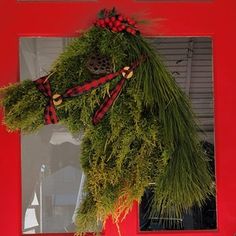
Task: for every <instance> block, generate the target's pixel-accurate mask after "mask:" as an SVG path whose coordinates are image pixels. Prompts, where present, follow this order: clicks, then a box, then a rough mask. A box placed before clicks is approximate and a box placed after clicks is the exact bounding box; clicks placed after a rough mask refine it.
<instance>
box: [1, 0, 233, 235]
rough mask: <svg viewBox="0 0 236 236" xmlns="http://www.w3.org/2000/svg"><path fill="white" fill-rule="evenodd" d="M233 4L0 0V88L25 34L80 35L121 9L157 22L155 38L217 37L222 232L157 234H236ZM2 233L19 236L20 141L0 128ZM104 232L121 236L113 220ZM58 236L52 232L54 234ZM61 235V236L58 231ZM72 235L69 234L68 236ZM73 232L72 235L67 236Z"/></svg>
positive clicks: (131, 224)
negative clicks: (107, 11)
mask: <svg viewBox="0 0 236 236" xmlns="http://www.w3.org/2000/svg"><path fill="white" fill-rule="evenodd" d="M235 4H236V3H235V0H228V1H226V0H215V1H213V0H212V1H203V0H202V1H197V0H195V1H187V0H186V1H185V2H184V1H176V2H175V1H166V2H165V1H135V0H115V1H108V0H98V1H90V2H89V1H83V2H54V3H46V2H41V3H35V2H31V3H30V2H28V3H27V2H16V1H15V0H1V1H0V17H1V27H0V31H1V38H0V52H1V59H0V60H1V62H0V68H1V77H0V86H4V85H6V84H8V83H13V82H16V81H18V70H19V60H18V44H19V41H18V40H19V37H20V36H75V35H78V31H79V30H81V29H84V28H86V27H87V26H88V25H89V24H90V23H91V22H92V20H93V19H94V16H95V14H96V13H97V11H98V10H99V9H101V8H104V7H112V6H116V7H117V8H118V9H119V10H120V11H121V12H124V13H125V14H130V15H132V14H136V13H140V14H141V15H143V16H144V17H145V18H149V19H152V20H154V21H155V24H153V25H152V26H151V27H149V28H148V30H146V31H145V32H146V34H147V35H153V36H154V35H155V36H212V38H213V47H214V48H213V54H214V58H213V59H214V60H213V62H214V94H215V134H216V139H215V147H216V175H217V211H218V229H217V230H216V231H208V232H207V231H191V232H172V233H167V232H166V233H165V232H159V233H156V234H157V235H160V236H162V235H165V236H168V235H188V236H191V235H197V236H198V235H199V236H200V235H201V236H210V235H212V236H213V235H222V236H223V235H224V236H232V235H234V234H235V233H236V181H235V180H236V171H235V169H236V168H235V167H236V149H235V147H236V127H235V126H234V118H235V116H236V112H235V109H234V105H235V103H236V92H235V91H236V76H235V74H236V73H235V55H236V47H235V42H236V32H235V22H236V20H235V18H236V14H235V12H236V5H235ZM0 147H1V154H0V155H1V157H0V167H1V169H0V186H1V188H0V189H1V190H0V191H1V192H0V193H1V194H0V200H1V208H0V209H1V220H0V225H1V227H0V235H4V236H5V235H7V236H17V235H21V181H20V178H21V177H20V176H21V173H20V170H21V163H20V138H19V134H17V133H14V134H13V133H7V132H6V130H5V127H4V126H0ZM137 218H138V216H137V205H136V206H135V207H134V209H133V211H132V212H131V213H130V215H129V216H128V217H127V219H126V220H125V221H124V222H123V224H122V225H121V233H122V235H123V236H132V235H138V234H144V235H146V236H147V235H153V234H155V233H139V232H138V219H137ZM105 234H106V235H109V236H115V235H117V230H116V228H115V226H114V225H112V223H111V222H110V221H108V223H107V225H106V229H105ZM54 235H55V234H54ZM56 235H62V234H56ZM67 235H68V234H67ZM69 235H72V234H69Z"/></svg>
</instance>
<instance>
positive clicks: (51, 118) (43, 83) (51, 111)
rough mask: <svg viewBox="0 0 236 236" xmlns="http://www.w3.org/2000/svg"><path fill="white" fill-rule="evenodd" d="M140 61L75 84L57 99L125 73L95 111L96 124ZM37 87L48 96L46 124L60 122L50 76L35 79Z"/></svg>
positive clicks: (79, 93) (74, 95) (91, 87)
mask: <svg viewBox="0 0 236 236" xmlns="http://www.w3.org/2000/svg"><path fill="white" fill-rule="evenodd" d="M139 63H140V61H137V62H135V63H133V64H132V66H131V67H128V69H127V68H126V67H125V68H126V69H125V68H123V69H121V70H119V71H117V72H115V73H111V74H109V75H106V76H103V77H100V78H98V79H96V80H92V81H89V82H85V83H83V84H80V85H78V86H74V87H72V88H70V89H67V90H66V92H65V93H64V94H63V95H58V96H57V97H56V99H57V100H58V99H63V98H69V97H76V96H79V95H81V94H83V93H85V92H88V91H90V90H92V89H95V88H98V87H100V86H101V85H103V84H105V83H107V82H108V81H111V80H113V79H114V78H116V77H117V76H119V75H121V74H122V75H123V78H122V79H121V80H120V81H119V82H118V83H117V85H116V86H115V87H114V88H113V89H112V90H111V91H110V94H109V96H107V97H106V98H105V100H104V102H103V104H102V105H101V106H100V107H99V109H98V110H97V111H96V112H95V114H94V116H93V124H94V125H96V124H98V123H99V122H100V121H101V120H102V119H103V117H104V116H105V114H106V113H107V111H108V110H109V108H110V107H111V106H112V104H113V103H114V101H115V99H116V97H117V96H118V95H119V93H120V91H121V89H122V87H123V85H124V84H125V81H126V79H127V76H126V75H128V74H129V73H131V72H132V71H133V70H134V69H135V68H136V67H137V66H138V65H139ZM35 83H36V86H37V88H38V89H39V91H41V92H42V93H43V94H44V96H45V97H47V98H48V103H47V105H46V107H45V110H44V123H45V124H46V125H48V124H56V123H58V122H59V119H58V117H57V114H56V108H55V99H54V96H55V95H52V91H51V85H50V82H49V80H48V76H44V77H41V78H39V79H37V80H36V81H35Z"/></svg>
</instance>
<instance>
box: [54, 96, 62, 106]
mask: <svg viewBox="0 0 236 236" xmlns="http://www.w3.org/2000/svg"><path fill="white" fill-rule="evenodd" d="M52 99H53V104H54V105H55V106H59V105H60V104H61V103H62V98H61V95H60V94H58V93H56V94H54V95H53V96H52Z"/></svg>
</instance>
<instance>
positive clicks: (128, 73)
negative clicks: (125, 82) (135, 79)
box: [122, 66, 134, 79]
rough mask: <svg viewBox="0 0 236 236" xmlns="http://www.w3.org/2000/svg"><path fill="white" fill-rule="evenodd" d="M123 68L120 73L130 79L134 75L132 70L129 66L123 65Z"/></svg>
mask: <svg viewBox="0 0 236 236" xmlns="http://www.w3.org/2000/svg"><path fill="white" fill-rule="evenodd" d="M123 70H124V72H122V75H123V77H124V78H126V79H130V78H131V77H132V76H133V75H134V72H133V71H132V70H130V67H129V66H126V67H124V68H123Z"/></svg>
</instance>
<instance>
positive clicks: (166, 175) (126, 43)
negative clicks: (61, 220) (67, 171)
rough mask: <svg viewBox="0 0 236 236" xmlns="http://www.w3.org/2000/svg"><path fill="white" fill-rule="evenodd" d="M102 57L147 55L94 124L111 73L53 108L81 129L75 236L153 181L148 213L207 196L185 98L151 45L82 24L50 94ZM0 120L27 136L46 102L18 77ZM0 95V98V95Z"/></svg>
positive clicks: (175, 212)
mask: <svg viewBox="0 0 236 236" xmlns="http://www.w3.org/2000/svg"><path fill="white" fill-rule="evenodd" d="M95 50H97V51H99V53H100V54H101V55H106V56H108V57H109V58H110V60H111V61H112V65H113V70H114V71H117V70H119V69H121V68H123V67H124V66H128V65H131V64H132V63H133V62H134V61H136V60H138V59H139V58H140V57H141V56H142V55H145V56H147V59H146V60H145V61H144V62H142V64H141V65H140V66H139V67H138V68H137V69H136V70H135V72H134V76H133V77H132V78H131V79H130V80H129V81H127V83H126V84H125V86H124V88H123V90H122V92H121V94H120V95H119V97H118V99H117V100H116V102H115V103H114V105H113V106H112V108H111V109H110V111H109V112H108V113H107V114H106V116H105V118H104V119H103V120H102V122H101V123H100V124H98V125H97V126H93V124H92V122H91V121H92V119H91V118H92V115H93V113H94V111H95V109H96V108H97V107H98V106H99V104H100V103H101V102H102V101H103V99H104V97H105V96H106V95H107V94H109V89H111V88H113V87H114V86H115V84H116V83H117V81H118V80H119V78H117V79H114V81H112V82H109V83H107V84H106V85H105V86H103V87H101V88H97V89H94V90H92V91H90V92H88V93H86V94H84V95H82V96H79V97H74V98H68V99H64V101H63V103H62V104H61V105H59V106H58V107H57V115H58V117H59V119H60V123H61V124H64V125H65V126H66V127H67V128H68V129H69V130H70V131H71V132H72V133H77V132H79V131H81V130H82V131H83V132H84V138H83V144H82V157H81V159H80V161H81V164H82V167H83V171H84V173H85V175H86V183H85V187H84V192H85V196H86V197H85V199H84V200H83V203H82V205H81V206H80V208H79V210H78V216H77V228H78V233H79V234H83V233H84V232H86V231H93V232H98V231H99V230H100V227H99V222H102V223H104V222H105V220H106V219H107V217H108V216H110V215H111V216H112V217H113V220H114V221H115V222H116V223H118V222H119V221H120V220H122V219H123V218H124V217H125V215H126V214H127V213H128V211H129V210H130V208H131V207H132V204H133V201H134V200H137V201H140V199H141V197H142V195H143V193H144V191H145V189H146V188H147V187H148V186H149V183H150V182H152V183H155V186H154V190H153V191H154V197H153V199H151V204H150V214H151V215H153V214H156V213H157V212H158V214H161V215H162V216H172V217H173V216H177V217H179V216H181V214H183V212H185V211H186V210H187V209H188V208H189V207H191V206H193V205H199V206H201V205H202V204H203V203H204V200H205V199H206V198H208V197H209V196H210V195H211V194H212V193H213V187H212V186H213V180H212V176H211V173H210V170H209V164H208V160H207V158H206V156H205V155H204V153H203V151H202V149H201V145H200V142H199V137H198V135H197V130H198V126H197V124H196V121H195V117H194V114H193V112H192V109H191V106H190V104H189V100H188V98H187V97H186V95H185V94H184V93H183V92H182V91H181V90H180V89H179V87H178V86H177V85H176V83H175V81H174V79H173V78H172V75H171V74H170V73H169V72H168V71H167V70H166V68H165V67H164V65H163V64H162V62H161V60H160V58H159V57H158V55H157V54H156V52H155V51H154V49H153V48H152V47H151V46H150V45H149V44H148V43H147V41H146V40H145V39H144V38H143V37H142V36H140V35H136V36H133V35H130V34H128V33H126V32H124V33H113V32H111V31H109V30H107V29H101V28H97V27H92V28H90V29H89V30H88V31H87V32H85V33H84V34H83V35H82V36H81V37H79V38H76V39H75V40H74V41H73V42H72V43H71V44H70V45H69V47H68V48H67V50H66V51H65V52H64V53H62V54H61V55H60V56H59V58H58V59H57V60H56V62H55V63H54V65H53V66H52V69H51V73H52V75H51V77H50V82H51V86H52V93H53V94H54V93H59V94H63V92H64V91H65V90H66V89H67V88H70V87H72V86H74V85H78V84H80V83H81V82H83V81H88V80H91V79H95V78H96V76H94V75H92V74H90V72H89V71H88V70H87V68H86V62H87V59H88V57H89V56H90V55H91V54H92V53H93V52H94V51H95ZM0 95H2V97H3V98H2V100H1V104H2V106H3V107H4V112H5V117H4V123H5V125H6V126H7V128H8V129H9V131H15V130H21V131H22V132H23V133H30V132H33V131H36V130H38V129H40V127H42V126H43V125H44V124H43V122H44V119H43V114H44V108H45V105H46V103H47V99H46V98H45V97H44V96H43V95H42V94H41V92H40V91H38V90H37V88H36V86H35V84H34V83H33V82H32V81H30V80H26V81H23V82H22V83H19V84H14V85H9V86H7V87H5V88H2V89H1V90H0ZM0 97H1V96H0Z"/></svg>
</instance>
